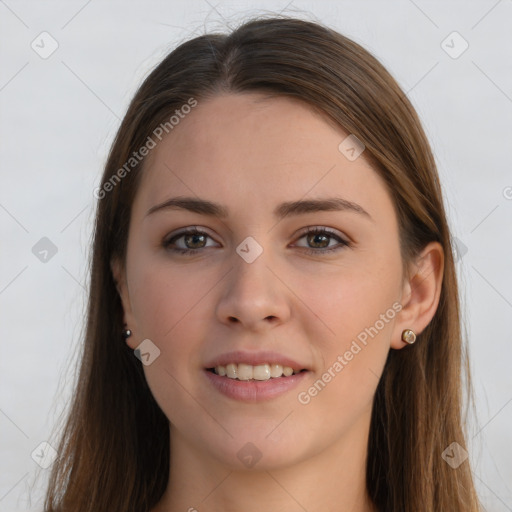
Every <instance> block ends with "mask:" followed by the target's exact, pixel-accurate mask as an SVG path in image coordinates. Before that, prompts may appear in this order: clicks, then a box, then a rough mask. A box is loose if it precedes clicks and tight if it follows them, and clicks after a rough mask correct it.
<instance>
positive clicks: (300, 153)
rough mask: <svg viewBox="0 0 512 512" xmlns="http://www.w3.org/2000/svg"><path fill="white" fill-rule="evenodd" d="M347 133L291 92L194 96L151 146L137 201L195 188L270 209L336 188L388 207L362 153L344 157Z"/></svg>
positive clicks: (240, 206) (243, 206)
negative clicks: (191, 105)
mask: <svg viewBox="0 0 512 512" xmlns="http://www.w3.org/2000/svg"><path fill="white" fill-rule="evenodd" d="M348 135H349V134H348V133H347V132H345V131H344V130H343V129H342V128H340V127H339V126H337V125H336V124H335V123H334V122H333V121H331V120H330V119H329V118H328V117H327V116H326V115H323V114H321V113H319V112H317V111H315V110H314V109H313V108H312V107H310V106H309V105H307V104H305V103H303V102H301V101H299V100H295V99H290V98H286V97H271V98H269V97H266V96H264V95H263V94H254V93H251V94H225V95H219V96H215V97H213V98H210V99H208V100H205V101H199V102H198V105H197V107H195V108H194V109H193V110H192V111H191V112H190V113H189V114H188V115H186V116H184V118H183V119H181V120H180V122H179V124H178V125H176V126H175V127H174V128H173V130H172V131H171V132H170V133H169V134H168V135H167V136H165V137H164V138H163V140H162V141H161V142H159V143H158V145H157V146H156V148H155V149H153V151H152V153H151V154H150V157H149V159H148V161H147V162H146V166H145V169H144V176H143V179H142V182H141V186H140V190H139V192H138V194H137V195H138V201H137V202H138V203H139V204H143V205H144V206H145V207H146V206H147V208H149V207H151V206H152V205H154V204H156V203H158V202H159V201H163V200H165V198H166V197H167V196H170V195H175V196H176V195H186V196H194V195H196V196H199V197H202V198H209V199H214V200H215V201H217V202H221V203H225V204H229V205H231V206H232V207H233V208H234V209H237V210H238V211H240V210H247V209H253V210H254V209H265V208H266V209H268V210H270V209H271V208H273V206H274V205H275V204H276V203H278V202H281V201H283V200H297V199H300V198H304V197H305V196H307V198H316V197H326V196H332V195H334V194H336V195H342V196H343V197H345V198H346V199H349V200H352V201H358V202H361V203H365V205H367V206H365V209H368V210H372V208H373V209H375V208H374V206H376V202H378V201H377V200H378V199H379V198H380V201H381V202H384V203H385V202H386V201H387V206H388V207H389V206H390V198H389V197H388V195H387V192H386V189H385V186H384V184H383V182H382V180H381V179H380V177H379V176H378V175H377V173H376V172H375V171H374V170H373V169H372V168H371V167H370V165H369V164H368V163H367V161H366V160H365V158H364V153H363V155H362V156H360V157H359V158H357V159H356V160H354V161H351V160H349V159H347V157H346V156H345V154H343V153H342V152H340V150H339V145H340V143H341V142H342V141H343V140H344V139H346V138H347V136H348ZM380 196H382V197H380ZM372 203H373V204H372ZM383 206H386V205H383ZM370 213H371V211H370Z"/></svg>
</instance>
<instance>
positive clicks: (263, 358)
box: [205, 350, 308, 370]
mask: <svg viewBox="0 0 512 512" xmlns="http://www.w3.org/2000/svg"><path fill="white" fill-rule="evenodd" d="M230 363H235V364H239V363H245V364H250V365H252V366H256V365H259V364H265V363H268V364H280V365H281V366H289V367H290V368H293V369H294V370H307V369H308V368H307V367H306V366H305V365H303V364H301V363H298V362H297V361H294V360H293V359H291V358H290V357H287V356H284V355H283V354H279V353H278V352H272V351H260V352H247V351H244V350H236V351H233V352H226V353H224V354H221V355H219V356H217V357H215V358H214V359H212V360H211V361H209V362H208V363H207V364H206V366H205V367H206V368H215V367H216V366H226V365H228V364H230Z"/></svg>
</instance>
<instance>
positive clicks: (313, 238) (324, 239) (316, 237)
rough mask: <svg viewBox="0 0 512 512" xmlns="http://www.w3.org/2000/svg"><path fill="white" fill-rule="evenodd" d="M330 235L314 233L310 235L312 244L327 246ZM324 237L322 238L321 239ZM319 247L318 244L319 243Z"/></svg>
mask: <svg viewBox="0 0 512 512" xmlns="http://www.w3.org/2000/svg"><path fill="white" fill-rule="evenodd" d="M327 238H328V237H327V236H325V235H321V234H317V233H313V234H311V235H309V242H310V243H312V244H319V246H320V247H322V248H323V247H327V246H328V245H329V241H328V239H327ZM321 239H322V240H321ZM317 247H318V245H317Z"/></svg>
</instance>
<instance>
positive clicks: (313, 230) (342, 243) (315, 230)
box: [162, 227, 352, 255]
mask: <svg viewBox="0 0 512 512" xmlns="http://www.w3.org/2000/svg"><path fill="white" fill-rule="evenodd" d="M311 234H314V235H327V236H328V237H330V238H335V239H337V240H338V242H339V244H338V245H336V246H334V247H327V248H323V249H313V248H307V247H300V249H302V250H303V251H304V252H305V253H307V254H310V255H318V254H326V253H332V252H335V251H339V250H341V249H344V248H345V247H352V244H351V243H350V242H348V241H347V240H344V239H343V238H341V237H340V236H339V235H337V234H336V233H334V232H333V231H330V230H329V229H327V228H320V227H308V228H307V230H306V231H305V232H303V233H302V234H301V235H300V237H299V240H300V239H301V238H304V237H305V236H307V235H311ZM186 235H206V236H207V237H209V238H212V237H211V236H210V235H209V234H208V233H206V232H204V231H200V230H199V229H197V228H195V227H192V228H187V229H185V230H183V231H180V232H179V233H177V234H176V235H174V236H172V237H171V238H167V239H164V240H163V242H162V246H163V247H164V249H166V250H169V251H172V252H175V253H178V254H183V255H187V254H189V255H192V254H197V253H198V252H200V251H201V250H203V249H205V247H202V248H200V249H182V248H179V247H171V245H172V244H173V243H175V242H176V240H179V239H180V238H182V237H183V236H186Z"/></svg>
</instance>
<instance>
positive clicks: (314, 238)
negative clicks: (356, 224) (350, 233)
mask: <svg viewBox="0 0 512 512" xmlns="http://www.w3.org/2000/svg"><path fill="white" fill-rule="evenodd" d="M301 239H305V241H306V245H304V244H296V246H297V247H300V248H302V250H304V251H305V252H307V253H309V254H317V255H321V254H325V253H328V252H332V251H337V250H340V249H343V248H344V247H351V244H350V242H348V241H346V240H344V239H343V238H342V237H341V236H340V235H338V234H337V233H334V232H332V231H330V230H328V229H326V228H320V227H315V228H308V229H307V231H306V232H305V233H304V234H303V235H302V236H301V237H300V238H299V240H301Z"/></svg>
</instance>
